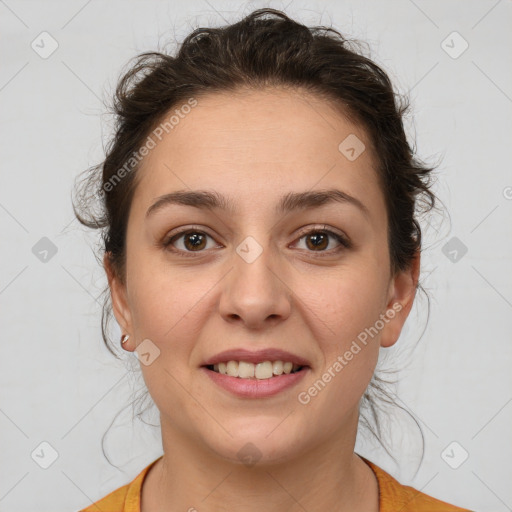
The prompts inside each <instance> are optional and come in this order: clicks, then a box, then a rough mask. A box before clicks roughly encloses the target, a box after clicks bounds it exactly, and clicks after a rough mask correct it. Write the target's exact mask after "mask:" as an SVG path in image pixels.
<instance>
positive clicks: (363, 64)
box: [73, 9, 436, 453]
mask: <svg viewBox="0 0 512 512" xmlns="http://www.w3.org/2000/svg"><path fill="white" fill-rule="evenodd" d="M359 45H360V43H359V42H357V41H354V40H348V39H346V38H345V37H344V36H342V35H341V34H340V33H339V32H338V31H336V30H334V29H332V28H326V27H307V26H305V25H302V24H300V23H298V22H296V21H294V20H292V19H291V18H289V17H288V16H287V15H286V14H284V13H283V12H281V11H278V10H274V9H258V10H256V11H254V12H252V13H251V14H249V15H248V16H246V17H244V18H243V19H242V20H241V21H239V22H237V23H234V24H231V25H227V26H224V27H221V28H198V29H196V30H194V31H193V32H192V33H190V34H189V35H188V36H187V37H186V38H185V40H184V41H183V43H182V44H181V45H180V47H179V50H178V51H177V53H176V54H175V55H169V54H167V53H162V52H147V53H143V54H141V55H139V56H137V57H136V58H135V62H134V64H133V65H132V66H131V67H130V68H129V69H128V71H127V72H126V73H125V74H124V75H123V76H122V77H121V79H120V81H119V83H118V85H117V90H116V93H115V98H114V105H113V107H114V108H113V113H114V115H115V119H116V125H115V134H114V136H113V137H112V139H111V141H110V144H109V146H108V147H107V150H106V158H105V160H104V162H102V163H101V164H99V165H97V166H95V167H92V168H91V169H89V170H87V171H86V172H87V175H86V176H85V179H84V180H83V182H82V184H81V190H80V192H79V198H78V200H77V202H76V203H75V202H74V205H73V207H74V211H75V214H76V216H77V218H78V220H79V221H80V222H81V223H82V224H84V225H85V226H87V227H90V228H99V229H101V230H102V235H103V237H102V239H103V245H104V250H105V252H106V253H107V254H108V256H109V258H110V261H111V263H112V267H113V269H114V270H115V272H116V274H117V275H118V277H119V279H121V280H122V281H124V279H125V277H126V276H125V262H126V244H125V238H126V229H127V219H128V214H129V209H130V204H131V201H132V197H133V193H134V190H135V187H136V176H137V172H136V171H137V168H138V167H139V163H138V161H137V160H136V159H134V158H133V155H135V154H137V151H138V150H139V148H140V147H141V146H142V145H143V143H144V141H145V140H146V139H147V137H148V135H149V134H150V133H151V131H152V130H153V129H154V128H155V127H156V126H158V125H159V123H160V122H161V120H162V119H163V117H164V116H165V115H168V113H169V112H170V110H171V109H172V108H174V107H176V106H178V105H179V104H181V103H184V102H186V101H187V100H188V99H190V98H191V97H194V98H198V97H200V96H201V95H202V94H210V93H215V92H217V91H218V92H224V91H235V90H237V89H240V88H242V87H250V88H255V89H258V88H262V87H265V86H279V87H285V88H295V89H302V90H306V91H309V92H312V93H314V94H316V95H318V96H320V97H322V98H325V99H326V100H328V101H329V102H330V103H333V104H336V105H338V106H340V107H341V111H342V112H343V113H344V115H346V116H347V117H348V118H350V119H351V120H353V121H356V122H357V123H359V124H360V125H361V126H362V127H364V128H365V129H366V131H367V133H368V135H369V137H370V140H371V144H372V147H373V150H374V153H375V155H376V157H377V160H378V168H377V169H376V171H377V175H378V177H379V180H380V183H381V187H382V190H383V194H384V197H385V202H386V207H387V212H388V219H389V229H388V242H389V252H390V261H391V271H392V274H394V273H395V272H398V271H400V270H405V269H407V268H409V267H410V265H411V262H412V260H413V258H414V256H415V254H416V252H417V251H418V250H421V228H420V225H419V223H418V221H417V219H416V214H417V213H419V212H420V211H421V210H422V208H421V207H423V210H422V211H423V212H427V211H429V210H431V209H432V208H434V206H435V202H436V197H435V195H434V193H433V192H432V191H431V190H430V188H431V181H432V179H431V178H432V176H431V171H433V170H434V168H432V167H429V166H426V165H424V164H423V163H421V162H420V161H419V160H418V159H417V157H416V156H415V155H414V152H413V150H412V149H411V147H410V146H409V143H408V141H407V138H406V134H405V131H404V126H403V116H404V114H405V113H406V111H407V110H408V109H409V104H408V102H407V100H406V98H404V97H403V96H402V97H401V96H399V95H398V94H396V93H395V92H394V90H393V87H392V84H391V82H390V80H389V78H388V76H387V74H386V73H385V72H384V71H383V70H382V69H381V68H380V67H379V66H378V65H377V64H375V63H374V62H373V61H372V60H370V59H369V58H367V57H365V56H364V55H363V54H362V52H361V51H360V48H359ZM127 162H130V164H129V166H128V167H127V166H126V165H127ZM121 169H124V170H125V172H123V173H121V174H122V175H123V176H122V178H121V179H118V180H115V177H116V176H117V177H119V175H120V170H121ZM115 181H117V182H115ZM108 183H110V184H114V185H115V186H108V185H107V184H108ZM97 200H99V204H98V203H97ZM111 319H112V307H111V303H110V296H109V294H108V286H107V288H106V289H105V302H104V307H103V313H102V335H103V340H104V342H105V344H106V346H107V348H108V349H109V350H110V351H111V352H112V354H114V355H116V354H115V353H114V352H113V351H112V349H111V348H110V346H109V343H108V336H107V330H108V324H109V321H110V320H111ZM116 357H117V355H116ZM385 382H386V381H385V380H383V379H382V378H380V377H379V376H377V375H374V377H373V379H372V381H371V382H370V385H369V387H368V389H367V391H366V392H365V394H364V397H363V402H362V404H361V405H362V406H366V407H368V408H369V410H370V414H371V415H372V417H373V419H374V421H375V423H376V428H377V433H375V432H374V431H373V429H372V428H371V426H370V424H369V422H368V420H367V419H366V418H365V417H364V415H362V417H361V420H362V422H363V423H364V424H365V425H366V426H367V427H368V428H369V430H370V432H372V433H373V434H374V435H375V436H376V437H377V439H379V441H380V438H379V435H378V434H380V426H379V419H378V416H377V408H378V407H379V404H378V402H379V401H381V402H382V401H384V402H388V403H394V400H392V399H391V396H390V395H389V394H387V392H386V391H385V389H384V387H383V384H384V383H385ZM372 396H374V397H375V398H377V396H378V397H379V398H380V399H381V400H376V399H374V398H372ZM399 407H400V406H399ZM416 423H417V422H416ZM418 426H419V425H418ZM420 431H421V428H420ZM422 438H423V434H422ZM388 453H389V452H388Z"/></svg>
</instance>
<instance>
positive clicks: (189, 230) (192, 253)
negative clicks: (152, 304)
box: [162, 227, 352, 258]
mask: <svg viewBox="0 0 512 512" xmlns="http://www.w3.org/2000/svg"><path fill="white" fill-rule="evenodd" d="M192 233H199V234H201V235H206V236H208V237H210V238H212V239H213V237H212V236H210V235H209V234H208V233H205V232H204V231H202V230H201V229H199V228H196V227H192V228H187V229H185V230H183V231H180V232H178V233H175V234H174V235H172V236H171V237H168V238H166V239H165V240H164V241H163V243H162V245H163V247H164V248H165V249H167V250H169V251H171V252H173V253H175V254H177V255H178V256H183V257H185V258H189V257H194V256H195V255H196V254H198V253H202V252H205V251H204V250H201V251H183V250H181V249H176V248H175V247H173V245H172V244H173V242H175V241H176V240H177V239H179V238H180V237H182V236H184V235H187V234H192ZM320 233H324V234H327V235H329V236H332V237H333V238H334V239H335V240H336V241H338V242H339V243H340V244H341V247H338V248H337V249H334V250H330V251H319V254H314V253H315V252H316V251H307V252H311V253H313V254H314V256H315V257H319V258H321V257H323V256H324V254H325V253H327V255H330V254H332V253H333V252H334V253H336V254H337V253H338V252H340V251H342V250H344V249H350V248H351V247H352V244H351V242H350V241H349V240H348V239H347V238H346V237H344V236H343V235H341V234H339V233H336V232H334V231H331V230H330V229H327V228H325V227H323V228H313V229H310V230H309V231H306V232H304V233H301V234H300V236H299V238H298V240H299V241H300V240H302V239H303V238H304V237H306V236H308V235H312V234H320ZM322 253H323V254H322Z"/></svg>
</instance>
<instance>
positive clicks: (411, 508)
mask: <svg viewBox="0 0 512 512" xmlns="http://www.w3.org/2000/svg"><path fill="white" fill-rule="evenodd" d="M359 456H360V457H361V458H362V459H363V460H364V462H366V464H368V465H369V466H370V468H371V469H372V470H373V472H374V473H375V476H376V477H377V481H378V483H379V511H380V512H394V511H396V510H400V511H402V512H471V511H470V510H469V509H466V508H460V507H457V506H455V505H451V504H450V503H446V502H445V501H441V500H438V499H437V498H434V497H432V496H429V495H427V494H424V493H422V492H421V491H418V490H417V489H414V488H413V487H410V486H408V485H402V484H401V483H400V482H398V480H396V479H395V478H393V477H392V476H391V475H390V474H389V473H387V472H386V471H384V470H383V469H382V468H380V467H379V466H377V465H376V464H374V463H373V462H371V461H369V460H368V459H365V458H364V457H362V456H361V455H359Z"/></svg>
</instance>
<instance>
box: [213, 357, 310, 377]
mask: <svg viewBox="0 0 512 512" xmlns="http://www.w3.org/2000/svg"><path fill="white" fill-rule="evenodd" d="M299 368H300V366H299V365H298V364H295V365H294V364H293V363H291V362H285V363H284V362H283V361H274V362H272V361H264V362H261V363H257V364H253V363H248V362H246V361H228V362H225V363H219V364H215V365H213V369H214V371H216V372H219V373H222V374H224V375H229V376H230V377H239V378H241V379H250V378H254V377H256V378H257V379H269V378H270V377H272V376H273V375H282V374H283V373H291V372H292V371H295V370H298V369H299Z"/></svg>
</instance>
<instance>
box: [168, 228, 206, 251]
mask: <svg viewBox="0 0 512 512" xmlns="http://www.w3.org/2000/svg"><path fill="white" fill-rule="evenodd" d="M207 238H211V237H210V235H208V234H206V233H204V232H202V231H196V230H188V231H182V232H181V233H177V234H176V235H174V236H172V237H171V238H169V239H168V240H167V241H166V242H164V246H165V247H168V248H169V249H171V250H173V251H176V252H181V253H187V252H202V251H203V249H205V248H206V245H207ZM180 240H182V242H181V243H182V246H181V247H177V245H179V244H176V242H178V241H180Z"/></svg>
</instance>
